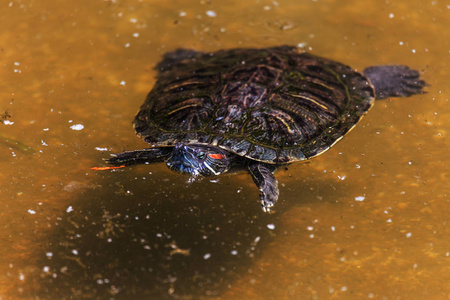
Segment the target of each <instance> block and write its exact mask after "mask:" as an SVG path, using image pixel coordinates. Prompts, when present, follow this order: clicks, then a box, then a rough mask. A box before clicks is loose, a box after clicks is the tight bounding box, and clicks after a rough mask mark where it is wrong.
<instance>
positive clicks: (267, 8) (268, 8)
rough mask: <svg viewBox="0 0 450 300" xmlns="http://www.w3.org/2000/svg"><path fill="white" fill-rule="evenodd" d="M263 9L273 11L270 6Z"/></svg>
mask: <svg viewBox="0 0 450 300" xmlns="http://www.w3.org/2000/svg"><path fill="white" fill-rule="evenodd" d="M263 9H264V10H270V9H271V7H270V6H268V5H266V6H264V7H263Z"/></svg>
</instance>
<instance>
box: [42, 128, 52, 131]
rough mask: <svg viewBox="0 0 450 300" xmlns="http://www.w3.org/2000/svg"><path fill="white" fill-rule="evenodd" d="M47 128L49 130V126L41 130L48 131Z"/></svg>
mask: <svg viewBox="0 0 450 300" xmlns="http://www.w3.org/2000/svg"><path fill="white" fill-rule="evenodd" d="M49 130H50V129H49V128H44V129H42V131H49Z"/></svg>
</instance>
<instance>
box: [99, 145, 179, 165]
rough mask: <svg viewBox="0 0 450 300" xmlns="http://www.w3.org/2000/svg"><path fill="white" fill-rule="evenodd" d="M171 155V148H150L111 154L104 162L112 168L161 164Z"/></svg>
mask: <svg viewBox="0 0 450 300" xmlns="http://www.w3.org/2000/svg"><path fill="white" fill-rule="evenodd" d="M171 154H172V147H161V148H150V149H142V150H135V151H126V152H122V153H118V154H111V156H112V157H111V158H108V159H105V162H106V163H107V164H110V165H114V166H132V165H138V164H145V163H157V162H163V161H165V160H166V159H167V158H169V156H170V155H171Z"/></svg>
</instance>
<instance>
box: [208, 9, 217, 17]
mask: <svg viewBox="0 0 450 300" xmlns="http://www.w3.org/2000/svg"><path fill="white" fill-rule="evenodd" d="M206 15H207V16H208V17H211V18H214V17H216V16H217V14H216V12H215V11H213V10H208V11H206Z"/></svg>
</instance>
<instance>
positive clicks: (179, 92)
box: [134, 46, 375, 164]
mask: <svg viewBox="0 0 450 300" xmlns="http://www.w3.org/2000/svg"><path fill="white" fill-rule="evenodd" d="M157 69H158V70H159V75H158V78H157V79H158V80H157V82H156V83H155V85H154V87H153V89H152V90H151V91H150V93H149V94H148V96H147V98H146V100H145V103H144V104H143V105H142V106H141V108H140V110H139V112H138V114H137V115H136V118H135V120H134V127H135V130H136V132H137V133H138V135H140V136H141V137H142V138H143V139H144V140H145V141H146V142H148V143H150V144H151V145H152V147H161V146H173V145H174V144H175V143H178V142H182V143H188V144H191V143H192V144H204V145H212V146H218V147H220V148H223V149H226V150H228V151H231V152H233V153H235V154H237V155H240V156H244V157H247V158H249V159H252V160H257V161H262V162H266V163H274V164H277V163H290V162H294V161H301V160H306V159H308V158H311V157H313V156H316V155H319V154H321V153H323V152H324V151H326V150H327V149H329V148H330V147H331V146H332V145H333V144H334V143H336V142H337V141H338V140H340V139H341V138H342V137H343V136H344V135H345V134H346V133H347V132H348V131H349V130H350V129H352V128H353V127H354V126H355V125H356V123H357V122H358V121H359V120H360V119H361V117H362V116H363V115H364V114H365V113H366V112H367V111H368V110H369V109H370V108H371V106H372V105H373V102H374V99H375V91H374V88H373V86H372V84H371V83H370V81H369V80H368V79H367V78H365V77H364V76H363V75H362V74H360V73H357V72H355V71H354V70H352V69H351V68H350V67H348V66H346V65H343V64H341V63H338V62H334V61H332V60H328V59H324V58H321V57H318V56H314V55H312V54H308V53H299V52H298V51H297V50H296V48H295V47H290V46H281V47H275V48H266V49H230V50H220V51H218V52H214V53H204V52H196V51H192V50H183V49H180V50H177V51H174V52H170V53H167V54H166V55H165V57H164V59H163V61H162V62H160V63H159V64H158V65H157Z"/></svg>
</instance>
